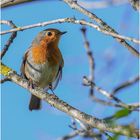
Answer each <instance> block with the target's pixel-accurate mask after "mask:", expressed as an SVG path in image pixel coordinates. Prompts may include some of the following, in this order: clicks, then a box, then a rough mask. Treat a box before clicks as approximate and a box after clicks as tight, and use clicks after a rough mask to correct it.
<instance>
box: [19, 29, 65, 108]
mask: <svg viewBox="0 0 140 140" xmlns="http://www.w3.org/2000/svg"><path fill="white" fill-rule="evenodd" d="M65 33H66V31H64V32H61V31H60V30H58V29H54V28H49V29H45V30H43V31H41V32H39V33H38V35H37V36H36V37H35V38H34V40H33V41H32V43H31V46H30V47H29V48H28V49H27V51H26V52H25V54H24V56H23V60H22V64H21V69H20V70H21V75H22V76H23V77H24V78H25V79H27V80H28V81H29V83H31V85H36V86H38V87H40V88H43V89H44V90H49V89H51V90H52V91H53V90H54V89H55V88H56V87H57V85H58V82H59V81H60V80H61V78H62V69H63V67H64V59H63V56H62V53H61V51H60V49H59V47H58V44H59V40H60V38H61V36H62V35H63V34H65ZM29 85H30V84H29ZM39 109H41V99H39V98H38V97H36V96H35V95H33V94H32V95H31V99H30V103H29V110H30V111H32V110H39Z"/></svg>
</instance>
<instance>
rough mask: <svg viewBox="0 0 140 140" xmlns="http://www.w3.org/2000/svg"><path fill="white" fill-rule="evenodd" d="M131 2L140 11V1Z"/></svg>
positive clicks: (132, 0) (131, 0) (130, 0)
mask: <svg viewBox="0 0 140 140" xmlns="http://www.w3.org/2000/svg"><path fill="white" fill-rule="evenodd" d="M128 1H129V2H130V4H131V5H132V7H133V8H134V9H135V10H137V11H140V1H139V0H128Z"/></svg>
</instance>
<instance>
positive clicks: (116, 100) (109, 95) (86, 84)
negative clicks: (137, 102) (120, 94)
mask: <svg viewBox="0 0 140 140" xmlns="http://www.w3.org/2000/svg"><path fill="white" fill-rule="evenodd" d="M83 85H85V86H93V87H94V89H96V90H97V91H98V92H99V93H101V94H102V95H104V96H106V97H107V98H108V99H113V100H114V101H115V102H117V103H118V104H119V105H120V106H122V107H124V108H127V109H133V106H129V105H127V104H125V103H124V102H122V101H121V100H120V99H119V98H117V97H115V96H114V95H112V94H110V93H109V92H107V91H106V90H104V89H102V88H101V87H98V86H97V85H96V84H95V83H94V82H92V81H90V80H89V79H88V78H87V77H86V76H84V77H83Z"/></svg>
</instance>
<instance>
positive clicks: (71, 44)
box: [1, 1, 139, 140]
mask: <svg viewBox="0 0 140 140" xmlns="http://www.w3.org/2000/svg"><path fill="white" fill-rule="evenodd" d="M91 11H92V12H94V13H95V14H96V15H97V16H99V17H100V18H102V19H103V20H104V21H105V22H107V23H108V24H109V25H110V26H112V27H113V28H114V29H116V30H117V31H118V32H119V33H120V34H124V35H126V36H127V35H128V36H133V37H135V38H138V13H137V12H136V11H134V10H133V9H132V7H131V6H130V5H128V4H126V5H122V6H119V7H109V8H105V9H94V10H91ZM73 16H75V17H76V18H77V19H78V18H79V19H86V20H88V18H87V17H86V16H84V15H82V14H80V13H79V12H77V11H75V10H72V9H70V8H69V6H67V5H66V4H65V3H63V2H61V1H48V2H47V1H46V2H35V3H28V4H22V5H18V6H15V7H10V8H5V9H2V15H1V17H2V19H3V20H12V21H13V22H14V23H15V24H16V25H17V26H24V25H29V24H33V23H38V22H43V21H48V20H53V19H57V18H65V17H73ZM50 27H51V28H57V29H59V30H61V31H67V32H68V33H67V34H66V35H64V36H63V37H62V38H61V41H60V44H59V48H60V50H61V52H62V54H63V57H64V61H65V66H64V69H63V78H62V81H61V82H60V83H59V86H58V87H57V89H56V90H55V93H56V95H57V96H59V97H60V98H61V99H62V100H64V101H66V102H67V103H69V104H70V105H73V106H74V107H76V108H78V109H80V110H82V111H85V112H86V113H89V114H91V115H94V116H96V117H99V118H104V117H107V116H109V115H111V114H113V113H115V111H116V110H118V108H117V109H116V108H114V107H107V106H103V105H99V104H98V103H95V102H93V101H91V99H90V98H89V96H88V91H89V89H88V88H87V87H84V86H82V77H83V76H84V75H87V76H88V72H89V69H88V68H89V67H88V58H87V54H86V52H85V48H84V46H83V38H82V35H81V32H80V28H81V26H80V25H73V24H68V23H65V24H54V25H49V26H47V27H38V28H33V29H29V30H25V31H23V32H18V35H17V38H16V39H15V40H14V43H13V44H12V45H11V47H10V49H9V51H8V52H7V54H6V55H5V57H4V58H3V62H4V63H5V64H7V65H8V66H10V67H11V68H13V69H14V70H16V71H17V72H18V73H20V65H21V62H22V57H23V55H24V52H25V51H26V50H27V48H28V47H29V46H30V45H31V42H32V40H33V39H34V37H35V36H36V35H37V33H38V32H40V31H42V30H43V29H46V28H50ZM6 29H9V27H7V26H2V30H6ZM8 37H9V35H4V36H2V46H3V45H4V43H5V42H6V39H7V38H8ZM87 38H88V40H89V41H90V47H91V49H92V51H93V54H94V59H95V82H96V84H97V85H98V86H100V87H102V88H103V89H106V90H107V91H111V90H112V89H113V88H114V87H115V86H117V85H118V84H119V83H120V82H123V81H125V80H128V79H130V78H131V77H133V76H136V75H137V74H138V59H137V58H136V57H135V56H133V55H132V54H131V53H129V52H128V50H127V49H125V48H124V47H122V46H121V45H120V44H119V43H117V42H116V41H115V40H114V39H113V38H112V37H109V36H106V35H104V34H102V33H100V32H98V31H96V30H95V29H91V28H89V27H88V28H87ZM130 44H132V43H130ZM132 45H133V46H135V48H138V46H136V45H135V44H132ZM1 88H2V93H1V98H2V100H1V101H2V104H1V105H2V107H1V109H2V110H1V112H2V140H9V139H12V140H19V139H20V140H25V139H27V140H55V139H57V138H59V137H61V136H63V135H65V134H67V133H69V132H71V131H72V130H71V128H69V127H68V125H69V124H70V123H71V118H70V117H69V116H67V115H66V114H64V113H62V112H60V111H58V110H56V109H54V108H53V107H51V106H50V105H48V104H46V103H45V102H43V104H42V109H41V110H40V111H32V112H30V111H29V110H28V103H29V98H30V93H28V91H27V90H25V89H23V88H21V87H19V86H18V85H16V84H14V83H11V82H6V83H4V84H3V85H2V86H1ZM138 88H139V87H138V84H135V85H133V86H132V87H129V88H127V89H126V90H122V91H121V92H120V93H119V94H118V95H117V96H118V97H119V98H120V99H121V100H122V101H124V102H126V103H134V102H138V97H139V96H138ZM132 94H133V95H132ZM95 95H96V96H97V97H100V98H102V99H105V97H104V96H102V95H100V94H99V93H98V92H95ZM129 122H135V123H136V124H138V113H137V112H135V113H133V114H131V115H130V116H129V117H128V118H127V119H126V118H125V119H122V120H119V122H118V123H123V124H127V123H129ZM120 139H124V138H120ZM75 140H81V137H77V138H75Z"/></svg>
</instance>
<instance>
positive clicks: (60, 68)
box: [52, 58, 64, 89]
mask: <svg viewBox="0 0 140 140" xmlns="http://www.w3.org/2000/svg"><path fill="white" fill-rule="evenodd" d="M63 66H64V60H63V58H62V62H61V64H60V66H59V70H58V73H57V76H56V80H55V82H53V83H52V89H55V88H56V87H57V85H58V83H59V81H60V80H61V79H62V68H63Z"/></svg>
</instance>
